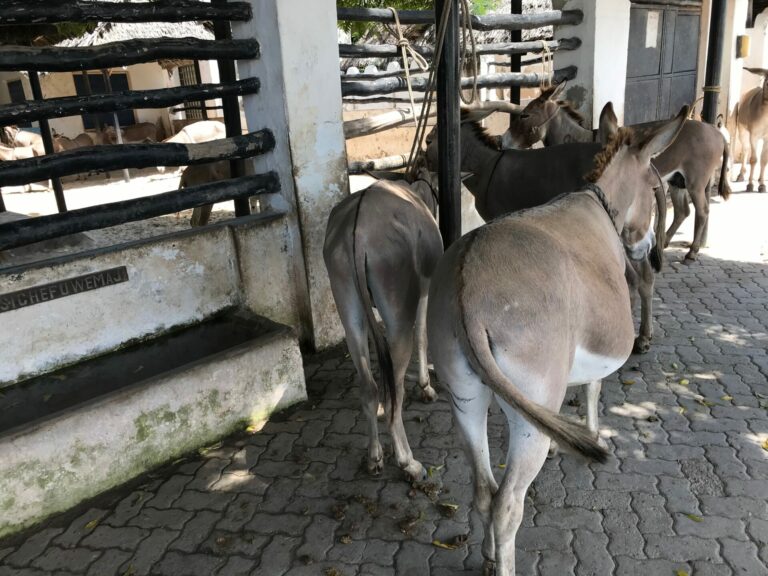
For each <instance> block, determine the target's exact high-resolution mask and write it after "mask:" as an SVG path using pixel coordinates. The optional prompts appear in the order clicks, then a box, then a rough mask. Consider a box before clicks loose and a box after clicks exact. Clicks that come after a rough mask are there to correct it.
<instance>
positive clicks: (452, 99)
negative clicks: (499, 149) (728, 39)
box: [435, 0, 461, 248]
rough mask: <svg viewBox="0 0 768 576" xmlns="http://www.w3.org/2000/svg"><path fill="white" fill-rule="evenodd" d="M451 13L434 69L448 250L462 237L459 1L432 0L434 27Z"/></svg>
mask: <svg viewBox="0 0 768 576" xmlns="http://www.w3.org/2000/svg"><path fill="white" fill-rule="evenodd" d="M446 8H449V9H450V11H451V13H450V16H449V18H448V22H447V24H446V30H445V40H444V42H443V51H442V54H441V55H440V61H439V62H438V66H437V143H438V147H439V149H440V158H439V163H438V182H439V186H440V233H441V234H442V236H443V245H444V246H445V248H448V246H450V245H451V244H452V243H453V242H454V241H455V240H458V238H459V237H460V236H461V148H460V122H461V113H460V110H459V89H460V82H461V74H460V71H459V0H435V25H436V26H438V27H439V23H440V18H441V15H442V14H443V10H445V9H446Z"/></svg>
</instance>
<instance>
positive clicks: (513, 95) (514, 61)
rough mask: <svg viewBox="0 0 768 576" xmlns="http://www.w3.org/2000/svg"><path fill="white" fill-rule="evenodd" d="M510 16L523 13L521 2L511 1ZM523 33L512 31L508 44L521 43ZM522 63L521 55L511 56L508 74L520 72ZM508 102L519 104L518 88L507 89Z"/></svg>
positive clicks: (520, 0)
mask: <svg viewBox="0 0 768 576" xmlns="http://www.w3.org/2000/svg"><path fill="white" fill-rule="evenodd" d="M511 11H512V14H522V13H523V0H512V4H511ZM522 40H523V31H522V30H512V32H511V37H510V42H522ZM521 63H522V54H512V57H511V58H510V69H509V71H510V72H520V64H521ZM509 101H510V102H511V103H512V104H520V86H510V87H509ZM509 122H510V124H511V123H512V115H510V116H509Z"/></svg>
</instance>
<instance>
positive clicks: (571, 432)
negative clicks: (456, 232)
mask: <svg viewBox="0 0 768 576" xmlns="http://www.w3.org/2000/svg"><path fill="white" fill-rule="evenodd" d="M465 249H466V248H465ZM461 274H462V271H459V286H460V288H459V294H458V301H459V309H460V313H459V317H460V320H459V329H458V331H457V332H458V334H457V335H458V336H459V341H460V343H461V347H462V349H463V350H464V354H465V355H466V357H467V360H468V361H469V364H470V366H471V367H472V369H473V370H474V371H475V372H477V374H478V376H480V378H481V380H482V381H483V382H484V383H485V385H486V386H488V387H489V388H491V390H493V391H494V392H495V393H496V394H498V395H499V396H500V397H501V398H503V399H504V401H505V402H507V403H508V404H509V405H510V406H511V407H512V408H514V409H515V410H517V411H518V412H520V413H521V414H522V415H523V416H524V417H525V419H526V420H528V421H529V422H530V423H531V424H533V425H534V426H536V427H537V428H538V429H539V430H541V431H542V432H543V433H544V434H546V435H547V436H549V437H550V438H552V439H553V440H555V441H557V443H558V444H560V445H561V446H567V447H570V448H571V449H572V450H574V451H576V452H578V453H579V454H581V455H583V456H586V457H587V458H590V459H592V460H597V461H598V462H605V460H606V458H607V457H608V453H607V452H606V451H605V449H604V448H603V447H602V446H600V445H599V444H598V443H597V441H596V440H595V439H594V438H593V436H592V432H591V431H590V430H589V429H588V428H587V427H586V426H584V425H582V424H578V423H576V422H572V421H570V420H568V419H567V418H565V417H563V416H561V415H560V414H558V413H556V412H553V411H551V410H549V409H548V408H545V407H544V406H541V405H539V404H536V403H535V402H533V401H531V400H529V399H528V398H526V397H525V395H524V394H523V393H521V392H520V390H518V388H517V387H516V386H515V385H514V384H513V383H512V382H511V381H510V380H509V379H508V378H507V377H506V376H505V375H504V374H503V373H502V371H501V369H500V368H499V366H498V364H497V363H496V359H495V358H494V357H493V352H492V349H491V348H492V346H493V343H492V342H491V337H490V334H488V332H487V330H486V329H485V328H484V327H483V326H480V325H479V324H478V323H476V322H473V324H474V325H471V326H467V321H468V320H469V318H468V317H467V314H466V313H465V308H464V302H463V300H464V294H463V292H464V290H463V281H462V279H461Z"/></svg>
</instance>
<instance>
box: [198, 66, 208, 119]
mask: <svg viewBox="0 0 768 576" xmlns="http://www.w3.org/2000/svg"><path fill="white" fill-rule="evenodd" d="M195 82H197V83H198V84H202V83H203V78H202V75H201V74H200V60H195ZM200 108H201V109H202V115H203V120H208V102H207V101H206V100H200Z"/></svg>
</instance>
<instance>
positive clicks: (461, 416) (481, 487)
mask: <svg viewBox="0 0 768 576" xmlns="http://www.w3.org/2000/svg"><path fill="white" fill-rule="evenodd" d="M457 364H458V363H457ZM464 364H465V366H464V367H463V368H462V367H458V366H457V369H456V370H454V371H453V374H452V375H453V376H456V377H455V378H451V377H445V375H444V374H440V377H441V382H446V383H448V384H449V385H450V389H451V400H452V403H453V418H454V422H455V423H456V426H457V428H458V429H459V435H460V437H461V438H462V440H463V442H464V453H465V454H466V455H467V457H468V459H469V460H470V461H471V462H470V465H471V466H472V473H473V480H474V492H475V493H474V498H473V510H474V512H475V513H476V514H477V515H478V516H479V517H480V523H481V524H482V526H483V545H482V553H483V558H484V559H485V573H486V574H493V566H494V564H495V560H496V544H495V542H496V540H495V535H494V531H493V525H492V517H491V510H492V507H491V504H492V502H493V497H494V494H496V491H497V489H498V485H497V484H496V479H495V478H494V477H493V471H492V469H491V454H490V450H489V448H488V408H489V407H490V405H491V400H492V399H493V393H492V392H491V390H490V388H487V387H486V386H485V385H484V384H483V383H482V382H481V381H480V379H479V378H478V377H477V376H476V375H475V374H474V373H473V372H472V371H471V370H470V368H469V366H468V365H466V363H464ZM468 374H469V376H467V375H468Z"/></svg>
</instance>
